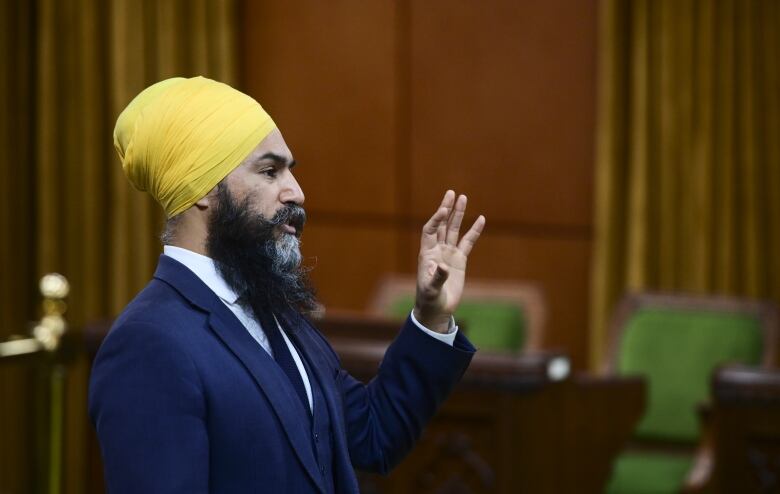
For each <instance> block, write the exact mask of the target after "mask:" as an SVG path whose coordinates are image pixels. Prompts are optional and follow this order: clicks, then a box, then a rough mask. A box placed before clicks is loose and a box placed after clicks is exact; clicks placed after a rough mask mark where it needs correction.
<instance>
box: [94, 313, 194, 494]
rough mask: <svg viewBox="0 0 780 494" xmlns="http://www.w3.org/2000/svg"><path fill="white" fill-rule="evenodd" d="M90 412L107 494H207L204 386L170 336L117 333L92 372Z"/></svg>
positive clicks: (149, 330) (134, 330) (141, 329)
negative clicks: (108, 493)
mask: <svg viewBox="0 0 780 494" xmlns="http://www.w3.org/2000/svg"><path fill="white" fill-rule="evenodd" d="M89 412H90V417H91V419H92V422H93V424H94V425H95V428H96V430H97V435H98V439H99V441H100V447H101V451H102V454H103V463H104V468H105V476H106V484H107V487H108V492H110V493H112V494H117V493H120V494H121V493H138V492H144V493H150V494H151V493H188V494H191V493H206V492H208V477H209V472H208V466H209V461H208V437H207V434H206V428H205V422H204V418H205V401H204V397H203V393H202V386H201V384H200V381H199V376H198V373H197V370H196V368H195V365H194V363H193V362H192V360H191V359H190V357H189V356H188V355H187V354H185V353H184V352H183V351H182V350H181V346H180V345H177V344H176V342H175V341H173V339H172V338H171V337H170V336H167V333H166V332H165V331H164V330H161V328H159V327H155V326H153V325H149V324H143V323H126V324H124V325H120V326H119V327H116V328H114V329H113V330H112V331H111V333H110V334H109V335H108V337H107V338H106V340H105V341H104V343H103V345H102V346H101V348H100V351H99V352H98V355H97V357H96V359H95V363H94V366H93V370H92V375H91V379H90V390H89Z"/></svg>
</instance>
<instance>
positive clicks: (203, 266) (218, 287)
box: [163, 245, 238, 305]
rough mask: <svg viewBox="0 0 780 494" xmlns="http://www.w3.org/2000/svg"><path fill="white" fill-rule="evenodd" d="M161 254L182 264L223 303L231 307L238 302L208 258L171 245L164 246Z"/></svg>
mask: <svg viewBox="0 0 780 494" xmlns="http://www.w3.org/2000/svg"><path fill="white" fill-rule="evenodd" d="M163 254H165V255H166V256H168V257H171V258H173V259H174V260H176V261H178V262H180V263H182V264H184V265H185V266H186V267H187V268H188V269H189V270H190V271H192V272H193V273H195V275H196V276H197V277H198V278H200V280H201V281H202V282H203V283H205V284H206V286H207V287H209V288H210V289H211V291H212V292H214V293H215V294H216V295H217V297H219V298H221V299H222V300H223V301H224V302H226V303H228V304H231V305H232V304H235V303H236V300H238V295H237V294H236V292H234V291H233V289H232V288H230V287H229V286H228V284H227V283H226V282H225V280H224V279H223V278H222V276H220V274H219V271H217V267H216V266H215V265H214V261H213V260H212V259H211V258H210V257H206V256H204V255H201V254H198V253H197V252H192V251H191V250H187V249H183V248H181V247H175V246H173V245H166V246H164V247H163Z"/></svg>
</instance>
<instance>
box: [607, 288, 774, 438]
mask: <svg viewBox="0 0 780 494" xmlns="http://www.w3.org/2000/svg"><path fill="white" fill-rule="evenodd" d="M776 342H777V311H776V308H775V306H774V305H773V304H771V303H768V302H759V301H754V300H746V299H735V298H724V297H701V296H683V295H669V294H639V295H629V296H627V297H626V298H625V299H624V300H623V301H622V302H621V304H620V306H619V308H618V310H617V312H616V315H615V318H614V320H613V323H612V337H611V343H610V344H611V348H610V351H609V352H608V361H607V362H606V370H607V372H610V373H616V374H619V375H634V374H639V375H642V376H644V377H645V378H646V379H647V380H648V400H647V410H646V412H645V415H644V417H643V418H642V420H641V421H640V423H639V426H638V428H637V431H636V437H637V438H638V439H648V440H666V441H675V442H683V443H684V442H692V441H695V440H696V438H697V437H698V433H699V429H698V417H697V414H696V407H697V405H699V404H700V403H702V402H704V401H705V400H706V399H707V396H708V383H709V378H710V375H711V373H712V371H713V369H714V368H715V367H717V366H718V365H720V364H724V363H742V364H748V365H765V366H768V365H772V364H773V363H774V361H775V352H776V348H777V343H776Z"/></svg>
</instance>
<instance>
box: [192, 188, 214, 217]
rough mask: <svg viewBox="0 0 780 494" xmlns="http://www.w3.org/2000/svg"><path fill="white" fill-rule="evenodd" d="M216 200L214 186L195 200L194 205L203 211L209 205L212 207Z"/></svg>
mask: <svg viewBox="0 0 780 494" xmlns="http://www.w3.org/2000/svg"><path fill="white" fill-rule="evenodd" d="M216 200H217V187H214V188H213V189H211V190H210V191H209V193H208V194H206V195H205V196H203V197H201V198H200V199H198V200H197V201H195V206H196V207H197V208H198V209H199V210H201V211H205V210H206V209H208V208H210V207H214V205H215V204H216Z"/></svg>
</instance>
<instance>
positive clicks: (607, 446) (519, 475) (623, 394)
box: [318, 315, 645, 494]
mask: <svg viewBox="0 0 780 494" xmlns="http://www.w3.org/2000/svg"><path fill="white" fill-rule="evenodd" d="M342 323H343V324H342ZM318 326H319V327H320V328H321V329H322V330H323V332H324V333H325V334H326V335H327V336H328V339H329V341H330V342H331V343H332V345H333V347H334V349H335V350H336V352H337V353H338V354H339V355H340V357H341V360H342V365H344V367H345V368H346V369H347V370H348V371H349V372H350V373H352V374H353V375H354V376H355V377H358V378H361V379H363V380H364V381H367V380H369V379H370V378H371V377H373V375H374V373H375V372H376V369H377V367H378V365H379V362H380V360H381V358H382V356H383V355H384V350H385V348H386V347H387V345H388V344H389V341H388V335H390V337H392V335H394V334H395V333H396V332H397V331H398V323H397V322H387V321H382V320H377V319H364V320H362V321H361V320H359V318H357V319H356V318H354V317H353V316H343V315H337V316H335V317H333V318H330V319H329V320H325V321H321V322H318ZM380 335H381V336H380ZM358 337H359V338H360V339H357V338H358ZM559 357H561V354H558V353H554V352H551V353H533V354H519V355H496V354H489V353H484V352H478V353H477V354H476V355H475V357H474V359H473V361H472V363H471V366H470V367H469V369H468V371H467V372H466V374H465V375H464V377H463V380H462V381H461V383H460V384H459V385H458V387H457V388H456V390H455V392H454V393H453V394H452V396H451V397H450V398H449V399H448V400H447V402H446V403H445V404H444V406H443V407H442V409H441V410H440V411H439V413H438V414H437V416H436V417H435V418H434V419H433V421H432V422H431V423H430V424H429V426H428V427H427V428H426V429H425V431H424V433H423V436H422V437H421V438H420V441H419V442H418V444H417V446H416V447H415V449H414V450H413V451H412V452H411V454H410V455H409V456H408V457H407V458H406V459H405V460H404V461H403V462H402V463H401V465H399V466H398V467H397V468H396V469H395V470H394V471H393V472H392V473H391V474H390V475H389V476H388V477H386V478H383V477H380V476H377V475H365V474H361V475H360V476H359V477H360V482H361V492H363V493H365V494H371V493H382V494H391V493H398V494H401V493H404V494H408V493H424V492H426V493H427V492H437V493H448V492H452V493H461V492H473V493H482V492H484V493H507V494H508V493H517V492H529V493H535V494H544V493H573V492H576V493H582V494H588V493H594V494H595V493H601V492H602V491H603V488H604V485H605V484H606V482H607V479H608V478H609V474H610V469H611V465H612V461H613V459H614V458H615V457H616V455H617V454H618V453H619V452H620V450H621V449H622V448H623V446H624V445H625V443H626V441H627V440H628V438H629V437H630V436H631V433H632V432H633V430H634V427H635V425H636V423H637V421H638V420H639V418H640V417H641V414H642V411H643V410H644V396H645V385H644V382H643V381H642V380H641V379H619V378H615V379H603V378H595V377H591V376H587V375H575V376H571V377H569V378H568V379H565V380H563V381H552V380H551V379H550V378H549V375H548V370H549V366H550V364H551V363H552V362H553V361H554V359H556V358H559Z"/></svg>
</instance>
